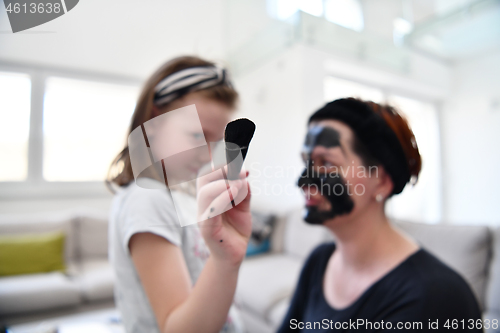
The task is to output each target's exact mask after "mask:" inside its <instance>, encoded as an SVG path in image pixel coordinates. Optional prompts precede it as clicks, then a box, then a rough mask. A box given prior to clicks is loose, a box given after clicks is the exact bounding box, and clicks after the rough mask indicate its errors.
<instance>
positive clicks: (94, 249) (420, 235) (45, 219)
mask: <svg viewBox="0 0 500 333" xmlns="http://www.w3.org/2000/svg"><path fill="white" fill-rule="evenodd" d="M393 223H394V225H395V226H396V227H398V228H400V229H401V230H402V231H403V232H406V233H407V234H409V235H411V236H413V237H414V238H415V239H416V240H417V241H419V242H420V243H421V245H422V246H424V247H425V248H427V249H428V250H429V251H430V252H432V253H434V254H435V255H436V256H437V257H438V258H440V259H441V260H443V261H444V262H446V263H447V264H449V265H450V266H451V267H453V268H455V269H456V270H457V271H458V272H459V273H460V274H462V276H463V277H464V278H465V279H466V281H467V282H468V283H469V284H470V286H471V288H472V290H473V291H474V293H475V294H476V296H477V299H478V301H479V303H480V306H481V308H482V311H483V313H484V317H485V318H489V319H500V228H498V227H497V228H490V227H486V226H459V225H428V224H422V223H413V222H404V221H393ZM56 230H58V231H63V232H64V233H65V235H66V239H67V241H66V245H65V259H66V262H67V266H68V269H67V271H66V272H65V273H61V272H52V273H44V274H30V275H19V276H11V277H1V278H0V300H1V301H0V318H2V320H3V321H4V323H6V324H11V323H13V322H16V323H19V322H22V321H23V320H25V319H26V320H29V318H32V315H33V314H43V315H44V316H45V317H47V318H48V317H50V316H51V315H52V314H54V313H56V312H57V311H58V310H60V309H61V308H64V309H66V312H68V311H70V312H71V311H72V312H79V311H82V309H85V305H89V304H99V303H102V302H108V303H106V304H111V305H110V306H113V305H112V299H113V281H114V276H113V272H112V269H111V267H110V265H109V263H108V261H107V218H106V216H102V215H99V214H91V213H89V212H86V211H84V210H81V211H78V212H61V213H50V214H48V213H44V214H37V215H23V216H21V215H18V216H12V215H10V216H9V215H4V216H0V234H2V235H5V234H16V233H18V234H19V233H27V232H29V233H36V232H46V231H56ZM332 240H333V237H332V235H331V234H330V233H329V232H328V230H326V229H325V228H323V227H321V226H311V225H308V224H306V223H304V222H303V220H302V209H300V208H298V209H294V210H291V211H289V212H288V213H286V214H283V215H282V216H279V217H278V218H277V219H276V220H275V223H274V227H273V232H272V234H271V248H270V250H269V251H268V252H267V253H264V254H258V255H253V256H250V257H248V258H246V259H245V261H244V262H243V264H242V267H241V270H240V275H239V280H238V286H237V291H236V297H235V301H236V303H237V304H238V306H239V308H240V309H241V314H242V318H243V320H244V322H245V325H246V327H247V331H248V332H249V333H266V332H274V331H275V330H276V328H277V327H278V325H279V324H280V323H281V320H282V318H283V316H284V315H285V312H286V310H287V308H288V304H289V302H290V297H291V294H292V292H293V290H294V288H295V285H296V283H297V280H298V275H299V273H300V270H301V267H302V264H303V262H304V260H305V259H306V257H307V256H308V254H309V253H310V252H311V251H312V250H313V249H314V248H315V247H316V246H317V245H318V244H320V243H323V242H329V241H332ZM30 316H31V317H30ZM488 332H500V329H497V330H489V331H488Z"/></svg>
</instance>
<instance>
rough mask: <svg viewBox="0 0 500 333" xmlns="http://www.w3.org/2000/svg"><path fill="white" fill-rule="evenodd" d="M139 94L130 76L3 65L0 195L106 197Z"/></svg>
mask: <svg viewBox="0 0 500 333" xmlns="http://www.w3.org/2000/svg"><path fill="white" fill-rule="evenodd" d="M81 77H85V78H86V79H85V80H83V79H78V78H81ZM138 93H139V81H138V80H134V79H130V78H124V77H118V76H110V75H94V76H92V77H90V78H89V75H88V73H81V74H79V73H77V72H66V71H63V70H57V69H47V68H45V69H39V68H31V67H20V66H17V65H15V66H14V65H9V64H3V65H2V71H1V72H0V124H1V125H2V129H1V131H0V195H2V196H7V197H9V198H26V197H27V196H28V197H32V198H38V197H44V198H47V197H57V198H59V197H64V196H66V195H74V194H78V195H89V194H91V195H108V192H107V190H106V188H105V186H104V182H103V180H104V179H105V177H106V175H107V170H108V167H109V165H110V163H111V161H112V159H114V157H115V156H116V155H117V154H118V153H119V152H120V151H121V150H122V149H123V147H124V145H125V143H126V142H127V131H128V127H129V125H130V118H131V116H132V113H133V111H134V108H135V103H136V99H137V97H138Z"/></svg>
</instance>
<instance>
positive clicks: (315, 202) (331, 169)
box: [303, 120, 383, 223]
mask: <svg viewBox="0 0 500 333" xmlns="http://www.w3.org/2000/svg"><path fill="white" fill-rule="evenodd" d="M313 126H322V127H329V128H331V129H334V130H335V131H336V132H337V133H338V137H339V142H340V144H339V145H335V146H333V147H325V146H322V145H317V146H315V147H314V148H313V149H312V151H311V154H310V160H311V163H312V167H313V169H314V170H316V171H318V172H323V173H324V172H327V173H329V174H335V173H338V174H339V175H340V176H341V178H342V179H343V180H344V182H345V186H344V190H345V191H346V192H347V194H348V195H349V197H350V199H351V200H352V201H353V202H354V208H353V209H352V211H351V212H350V213H347V214H344V215H338V216H336V217H333V218H332V219H331V220H327V221H325V223H330V221H333V220H335V221H336V222H335V223H337V221H340V220H350V219H352V218H355V217H356V216H358V215H359V214H361V213H362V212H363V211H364V210H365V209H366V208H367V206H368V205H369V204H371V203H373V200H374V197H375V195H376V191H377V186H378V185H379V177H380V172H383V171H382V170H379V169H380V168H379V167H378V166H373V167H367V166H365V165H364V164H363V162H362V160H361V158H360V157H359V156H358V155H357V154H356V153H355V152H354V151H353V140H354V133H353V131H352V130H351V129H350V128H349V126H347V125H345V124H344V123H342V122H340V121H336V120H322V121H317V122H313V123H311V124H310V128H311V127H313ZM305 158H307V157H305ZM303 190H304V195H305V197H306V206H315V207H317V209H318V211H330V209H331V208H332V206H331V205H332V203H331V202H330V201H329V200H328V199H327V197H326V196H327V195H328V194H327V193H322V191H321V190H319V191H318V190H316V191H314V190H313V189H310V188H309V189H308V188H307V187H306V188H303Z"/></svg>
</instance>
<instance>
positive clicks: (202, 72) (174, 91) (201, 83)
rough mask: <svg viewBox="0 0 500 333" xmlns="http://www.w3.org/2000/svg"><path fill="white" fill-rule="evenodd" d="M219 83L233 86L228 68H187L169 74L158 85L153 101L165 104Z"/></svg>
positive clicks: (157, 103)
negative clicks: (228, 75)
mask: <svg viewBox="0 0 500 333" xmlns="http://www.w3.org/2000/svg"><path fill="white" fill-rule="evenodd" d="M219 84H225V85H228V86H231V82H230V81H229V79H228V77H227V73H226V70H225V69H224V68H222V67H219V66H198V67H190V68H186V69H183V70H180V71H178V72H175V73H173V74H171V75H169V76H167V77H166V78H164V79H163V80H161V81H160V82H159V83H158V84H157V85H156V87H155V95H154V100H153V102H154V103H155V104H156V105H163V104H166V103H169V102H171V101H173V100H174V99H176V98H179V97H181V96H183V95H185V94H187V93H190V92H193V91H197V90H202V89H206V88H209V87H213V86H216V85H219Z"/></svg>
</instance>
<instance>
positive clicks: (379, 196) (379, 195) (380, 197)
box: [375, 193, 384, 202]
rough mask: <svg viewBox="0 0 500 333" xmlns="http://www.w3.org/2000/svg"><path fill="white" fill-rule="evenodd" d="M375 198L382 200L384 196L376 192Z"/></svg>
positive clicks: (378, 200)
mask: <svg viewBox="0 0 500 333" xmlns="http://www.w3.org/2000/svg"><path fill="white" fill-rule="evenodd" d="M375 200H376V201H377V202H382V200H384V196H383V195H382V194H380V193H379V194H377V196H376V197H375Z"/></svg>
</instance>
